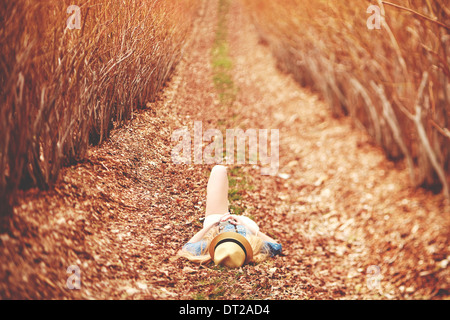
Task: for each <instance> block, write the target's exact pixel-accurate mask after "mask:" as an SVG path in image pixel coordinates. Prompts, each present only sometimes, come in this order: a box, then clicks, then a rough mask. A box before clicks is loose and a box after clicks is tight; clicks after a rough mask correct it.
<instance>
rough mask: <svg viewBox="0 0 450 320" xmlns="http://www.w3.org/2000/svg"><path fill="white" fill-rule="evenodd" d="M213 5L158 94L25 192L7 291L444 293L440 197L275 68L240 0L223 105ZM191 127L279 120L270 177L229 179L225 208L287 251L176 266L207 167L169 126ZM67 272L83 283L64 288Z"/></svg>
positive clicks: (199, 210) (9, 241) (115, 295)
mask: <svg viewBox="0 0 450 320" xmlns="http://www.w3.org/2000/svg"><path fill="white" fill-rule="evenodd" d="M217 12H218V2H217V1H204V4H203V7H202V10H201V12H200V17H199V19H198V21H197V25H196V27H195V28H196V29H195V33H194V36H193V38H192V39H191V42H190V44H189V45H188V46H187V47H186V48H185V50H186V52H185V58H184V60H183V61H182V63H181V64H180V65H179V66H178V68H177V72H176V75H175V76H174V77H173V79H172V81H171V83H170V84H169V86H168V87H167V88H166V90H165V91H164V94H163V96H162V98H161V100H160V101H157V102H155V103H151V104H149V105H148V109H146V110H143V111H140V112H138V113H136V115H135V117H134V119H133V120H132V121H131V122H130V123H129V124H128V125H126V126H124V127H122V128H120V129H118V130H115V131H114V132H113V133H112V135H111V138H110V140H109V141H108V143H105V144H104V145H102V146H100V147H97V148H92V149H91V150H90V154H89V157H88V159H87V160H86V161H85V162H83V163H80V164H78V165H76V166H73V167H70V168H67V169H66V170H65V171H64V173H63V175H62V178H61V181H60V183H58V184H57V185H56V187H55V188H54V190H51V191H48V192H40V191H37V190H30V191H27V192H25V193H24V194H23V200H22V201H21V203H20V204H19V205H18V207H17V208H16V209H15V213H14V216H13V218H12V219H11V220H10V221H9V222H8V225H9V226H8V228H5V227H3V229H2V231H1V234H0V256H1V257H2V258H1V262H2V263H1V267H0V278H1V279H2V281H1V283H0V297H1V298H3V299H4V298H67V299H73V298H75V299H90V298H94V299H119V298H120V299H341V298H344V299H353V298H356V299H370V298H382V299H405V298H417V299H428V298H443V297H447V298H448V295H449V271H448V270H449V269H448V266H447V264H448V260H449V259H450V256H449V255H450V252H449V245H448V244H449V242H448V234H449V232H448V231H449V230H450V229H449V218H448V217H449V215H448V214H449V213H450V206H449V204H448V203H446V202H445V201H444V199H443V198H442V197H441V196H439V195H438V196H436V195H433V194H431V193H429V192H426V191H424V190H416V189H414V188H412V187H411V186H410V185H408V177H407V172H406V171H405V170H404V168H403V167H402V164H399V165H394V164H392V163H390V162H388V161H386V159H385V158H384V155H383V153H382V151H381V150H380V149H379V148H377V147H375V146H373V145H372V144H371V142H370V139H369V138H368V136H367V135H366V134H365V133H364V132H363V131H361V130H360V129H358V128H355V127H354V126H353V125H352V122H351V120H350V119H347V118H342V119H335V118H332V117H331V116H330V113H329V112H328V109H327V106H326V105H325V104H324V102H322V101H321V100H320V99H319V98H318V97H317V96H316V95H315V94H313V93H311V92H309V91H308V90H306V89H303V88H300V87H299V86H298V85H297V84H296V83H295V82H294V81H293V80H292V79H291V77H290V76H288V75H285V74H283V73H281V72H280V71H279V70H278V69H277V68H276V61H275V60H274V58H273V57H272V56H271V54H270V50H269V48H267V47H266V46H264V45H262V44H261V43H259V41H258V35H257V32H256V30H255V29H254V27H253V26H252V24H251V23H250V21H249V20H248V16H247V15H246V14H245V12H244V11H243V9H242V8H241V7H240V6H239V4H238V1H233V2H232V4H231V6H230V7H229V14H228V15H227V17H228V19H227V21H228V24H227V26H228V42H229V55H230V58H231V60H232V62H233V67H232V73H231V74H232V80H233V83H234V86H235V87H236V88H237V94H236V96H235V97H234V98H233V101H234V102H233V104H232V106H228V107H223V105H222V103H221V101H220V99H219V98H218V95H217V92H216V89H215V87H214V83H213V81H212V79H213V77H214V72H215V71H214V70H213V68H212V67H211V64H210V61H211V48H212V47H213V45H214V40H215V37H216V29H217V23H218V19H217V18H218V17H217ZM194 121H201V122H202V126H203V131H205V130H207V129H208V128H218V129H220V130H224V129H225V128H242V129H244V130H246V129H248V128H254V129H279V132H280V156H279V159H280V169H279V171H278V173H279V175H278V176H275V177H273V176H262V175H260V170H259V168H258V166H253V165H248V164H247V165H240V166H237V165H235V166H230V174H231V176H232V179H234V180H233V181H234V182H235V183H234V184H232V185H233V188H234V189H235V191H236V194H237V195H238V196H237V197H235V198H233V201H232V203H233V205H235V207H236V208H239V207H240V208H244V209H245V210H244V212H243V214H244V215H248V216H250V217H252V218H254V219H255V220H256V221H257V222H258V223H259V224H260V227H261V229H262V230H264V231H266V232H268V233H269V234H271V235H272V236H274V237H276V238H277V239H278V240H279V241H280V242H281V243H282V244H283V250H284V254H283V255H282V256H278V257H276V258H275V259H271V260H268V261H267V262H264V263H262V264H259V265H249V266H245V267H243V268H242V269H240V270H224V269H222V268H216V267H212V266H197V265H195V264H192V263H190V262H187V261H185V260H182V259H175V254H176V252H177V251H178V250H179V249H180V247H181V246H182V245H183V244H184V243H185V242H186V241H187V240H188V239H189V238H190V237H191V236H192V235H193V234H194V233H195V232H196V231H198V230H199V229H200V226H201V222H200V220H199V219H200V218H201V217H202V216H203V214H204V201H205V187H206V182H207V178H208V174H209V171H210V169H211V167H212V165H205V164H203V165H200V164H192V165H181V164H175V163H173V161H172V158H171V151H172V148H173V146H174V143H173V142H172V141H171V135H172V133H173V131H174V130H176V129H179V128H182V127H184V126H186V127H187V128H188V129H189V132H191V133H193V126H194ZM5 229H8V230H5ZM70 266H73V267H72V269H73V270H79V272H80V279H81V281H80V283H79V288H80V289H72V290H70V289H68V286H67V280H68V278H69V276H70V275H71V274H70V273H68V272H67V268H68V267H70ZM370 266H373V267H370ZM369 267H370V268H369ZM368 268H369V269H368ZM72 269H71V270H72ZM372 270H374V273H372ZM377 272H378V273H379V279H380V281H379V282H377V281H376V277H375V276H377V274H378V273H377ZM72 279H73V278H72ZM72 284H73V283H72ZM75 285H77V283H76V282H75Z"/></svg>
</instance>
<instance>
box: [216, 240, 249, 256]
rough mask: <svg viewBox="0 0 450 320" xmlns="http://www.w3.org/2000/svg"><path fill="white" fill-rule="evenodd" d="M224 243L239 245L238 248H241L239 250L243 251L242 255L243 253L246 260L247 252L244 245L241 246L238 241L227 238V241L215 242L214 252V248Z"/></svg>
mask: <svg viewBox="0 0 450 320" xmlns="http://www.w3.org/2000/svg"><path fill="white" fill-rule="evenodd" d="M224 242H234V243H236V244H237V245H239V247H241V249H242V250H244V253H245V259H247V250H245V247H244V245H243V244H242V243H241V242H240V241H238V240H236V239H231V238H227V239H222V240H220V241H219V242H217V244H216V246H215V247H214V251H215V250H216V248H217V247H218V246H219V245H220V244H222V243H224Z"/></svg>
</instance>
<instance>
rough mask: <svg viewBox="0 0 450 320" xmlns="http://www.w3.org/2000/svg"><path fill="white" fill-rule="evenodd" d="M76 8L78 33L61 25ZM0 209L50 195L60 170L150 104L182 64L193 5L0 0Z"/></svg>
mask: <svg viewBox="0 0 450 320" xmlns="http://www.w3.org/2000/svg"><path fill="white" fill-rule="evenodd" d="M74 4H75V5H78V6H79V7H80V9H81V10H80V12H81V16H80V18H81V19H80V21H81V26H80V27H81V28H80V29H69V28H67V23H66V21H67V20H68V19H69V18H70V16H71V14H72V12H68V10H67V9H68V7H69V6H70V5H74ZM0 6H1V10H0V25H1V30H0V48H1V51H2V54H1V55H0V197H1V198H2V199H0V202H1V203H2V204H6V205H2V207H1V208H2V211H8V210H9V208H10V205H11V201H12V200H13V199H12V198H13V196H14V193H15V192H16V190H17V189H18V188H19V187H25V188H26V187H30V186H38V187H40V188H44V189H45V188H48V187H49V186H50V185H51V184H52V183H54V182H55V180H56V179H57V177H58V174H59V171H60V169H61V167H62V166H63V165H64V164H70V163H73V162H74V161H76V160H77V159H80V158H81V157H83V156H84V154H85V153H86V150H87V147H88V145H89V144H97V143H99V142H101V141H103V140H104V139H105V137H106V136H107V135H108V133H109V131H110V130H111V128H112V127H113V126H114V123H116V124H120V123H121V122H123V121H124V120H126V119H128V118H129V117H130V115H131V114H132V111H133V109H134V108H139V107H141V106H143V105H145V103H146V102H147V101H152V100H154V99H155V98H156V96H157V94H158V92H159V91H160V90H161V88H162V87H163V85H164V83H165V82H166V81H167V79H168V78H169V76H170V74H171V72H172V70H173V67H174V65H175V64H176V63H177V62H178V61H179V59H180V57H181V54H182V51H183V45H184V39H185V38H186V34H187V33H188V32H189V30H190V28H191V24H192V19H193V13H194V12H195V9H196V4H195V1H193V0H182V1H175V0H172V1H161V0H151V1H143V0H133V1H126V2H123V1H118V0H114V1H110V0H108V1H106V0H102V1H95V2H92V1H86V0H84V1H54V0H47V1H31V0H18V1H3V2H2V3H1V4H0Z"/></svg>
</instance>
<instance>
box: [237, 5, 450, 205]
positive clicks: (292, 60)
mask: <svg viewBox="0 0 450 320" xmlns="http://www.w3.org/2000/svg"><path fill="white" fill-rule="evenodd" d="M397 2H398V3H395V4H394V3H393V2H387V1H381V0H378V1H377V2H375V4H378V6H379V8H380V11H381V17H380V19H381V26H380V27H381V30H376V29H375V30H369V29H368V28H367V26H366V21H367V19H368V18H369V15H368V14H367V12H366V10H367V7H368V6H369V4H370V3H369V2H361V1H356V0H353V1H347V2H330V1H320V0H316V1H312V2H306V1H301V0H281V1H269V0H244V3H245V4H246V6H247V8H248V10H249V12H250V13H251V15H252V17H253V20H254V23H255V25H256V26H257V30H258V31H259V33H260V35H261V37H262V38H263V39H264V41H266V42H267V43H268V44H269V46H270V47H271V48H272V50H273V52H274V55H275V56H276V57H277V58H278V59H279V61H280V64H281V65H282V68H283V69H285V70H286V71H288V72H292V73H293V74H294V76H295V77H296V79H297V80H298V81H299V82H300V83H301V84H302V85H306V86H311V87H312V88H315V89H316V90H318V91H319V92H320V93H322V94H323V96H324V97H325V98H326V99H327V101H328V102H329V105H330V107H331V110H332V112H333V113H334V114H337V115H339V114H347V113H349V114H350V115H351V116H352V117H354V119H355V122H356V123H361V124H363V125H364V126H365V127H366V128H367V130H368V132H369V133H370V134H371V135H372V136H373V138H374V140H375V141H376V142H377V143H379V144H380V145H381V146H382V147H383V149H384V150H385V152H386V154H387V156H388V157H390V158H392V159H398V158H402V157H404V158H406V163H407V165H408V167H409V171H410V176H411V181H412V183H413V184H415V185H424V186H428V187H432V188H436V186H439V185H440V188H441V189H442V191H443V194H445V195H446V196H447V197H450V194H449V190H448V185H449V183H450V141H449V135H448V134H447V133H448V132H450V130H449V128H450V85H449V77H450V68H449V64H450V52H449V49H450V45H449V42H450V35H449V32H448V25H449V21H450V8H449V7H448V4H447V2H446V1H443V0H436V1H428V0H419V1H415V2H414V3H411V2H409V1H400V0H399V1H397ZM425 72H426V73H427V74H428V82H427V83H428V85H427V87H426V88H424V89H423V90H424V91H421V90H422V89H421V81H422V75H423V74H424V73H425ZM425 89H426V90H425ZM420 92H422V95H423V97H422V98H423V101H424V103H422V104H420V108H421V110H420V113H418V112H417V110H416V109H417V101H416V97H417V94H418V93H420ZM412 114H416V115H417V114H420V115H421V119H420V122H419V121H418V120H417V118H415V117H410V116H409V115H412ZM416 171H417V172H418V175H416V174H415V172H416ZM436 189H438V188H436Z"/></svg>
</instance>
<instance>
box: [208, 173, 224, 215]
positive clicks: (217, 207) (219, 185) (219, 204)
mask: <svg viewBox="0 0 450 320" xmlns="http://www.w3.org/2000/svg"><path fill="white" fill-rule="evenodd" d="M227 212H228V177H227V167H225V166H222V165H216V166H214V167H213V168H212V170H211V174H210V176H209V180H208V186H207V188H206V212H205V216H208V215H211V214H225V213H227Z"/></svg>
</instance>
